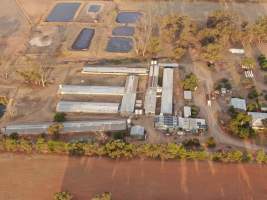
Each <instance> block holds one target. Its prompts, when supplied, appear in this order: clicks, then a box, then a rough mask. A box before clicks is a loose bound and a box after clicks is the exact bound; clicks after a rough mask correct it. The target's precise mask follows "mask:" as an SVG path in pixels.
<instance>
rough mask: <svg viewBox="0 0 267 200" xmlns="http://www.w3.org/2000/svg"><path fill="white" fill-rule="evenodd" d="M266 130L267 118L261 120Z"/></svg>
mask: <svg viewBox="0 0 267 200" xmlns="http://www.w3.org/2000/svg"><path fill="white" fill-rule="evenodd" d="M261 122H262V125H263V127H264V128H267V118H265V119H262V120H261Z"/></svg>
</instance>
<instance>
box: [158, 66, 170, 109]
mask: <svg viewBox="0 0 267 200" xmlns="http://www.w3.org/2000/svg"><path fill="white" fill-rule="evenodd" d="M172 98H173V69H171V68H165V69H164V72H163V86H162V98H161V111H160V112H161V113H162V114H172Z"/></svg>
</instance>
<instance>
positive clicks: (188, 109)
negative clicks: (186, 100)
mask: <svg viewBox="0 0 267 200" xmlns="http://www.w3.org/2000/svg"><path fill="white" fill-rule="evenodd" d="M184 117H186V118H187V117H191V107H190V106H184Z"/></svg>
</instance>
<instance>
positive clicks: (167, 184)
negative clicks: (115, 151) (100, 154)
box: [0, 154, 267, 200]
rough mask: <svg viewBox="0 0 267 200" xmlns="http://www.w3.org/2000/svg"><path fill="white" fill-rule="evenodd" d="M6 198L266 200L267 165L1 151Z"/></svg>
mask: <svg viewBox="0 0 267 200" xmlns="http://www.w3.org/2000/svg"><path fill="white" fill-rule="evenodd" d="M0 177H1V178H0V199H1V200H37V199H38V200H51V199H53V194H54V193H55V192H57V191H61V190H64V191H65V190H68V191H70V192H71V193H72V194H73V195H74V197H75V200H89V199H91V198H92V196H94V195H95V194H97V193H103V192H105V191H109V192H112V195H113V199H114V200H173V199H182V200H183V199H188V200H189V199H199V200H202V199H203V200H209V199H210V200H219V199H227V200H239V199H240V200H241V199H242V200H243V199H244V200H250V199H255V200H266V199H267V181H266V178H267V166H264V165H254V164H220V163H212V162H193V161H192V162H190V161H187V162H186V161H168V162H166V161H165V162H160V161H142V160H132V161H111V160H108V159H103V158H102V159H101V158H87V157H83V158H70V157H66V156H54V155H15V154H1V155H0Z"/></svg>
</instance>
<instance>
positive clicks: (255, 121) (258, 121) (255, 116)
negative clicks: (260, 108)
mask: <svg viewBox="0 0 267 200" xmlns="http://www.w3.org/2000/svg"><path fill="white" fill-rule="evenodd" d="M248 115H250V116H251V117H252V126H253V127H262V126H263V123H262V120H263V119H267V113H263V112H248Z"/></svg>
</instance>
